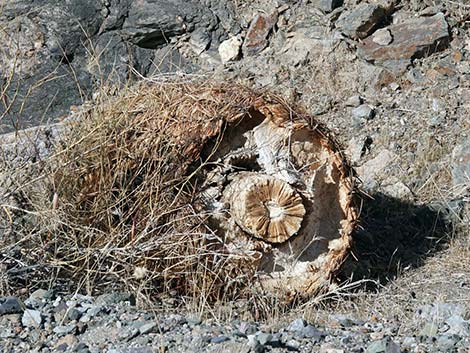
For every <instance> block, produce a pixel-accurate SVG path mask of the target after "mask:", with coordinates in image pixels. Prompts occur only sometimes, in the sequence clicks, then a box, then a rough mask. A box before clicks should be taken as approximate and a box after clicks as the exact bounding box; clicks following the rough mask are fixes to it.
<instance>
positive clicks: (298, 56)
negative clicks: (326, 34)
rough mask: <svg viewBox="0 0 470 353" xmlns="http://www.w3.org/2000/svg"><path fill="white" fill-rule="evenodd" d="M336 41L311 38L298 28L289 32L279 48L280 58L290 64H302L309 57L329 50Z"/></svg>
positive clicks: (313, 57) (312, 57)
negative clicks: (280, 48)
mask: <svg viewBox="0 0 470 353" xmlns="http://www.w3.org/2000/svg"><path fill="white" fill-rule="evenodd" d="M336 42H337V41H336V40H334V39H318V38H312V37H311V36H310V34H308V33H304V32H302V31H300V30H299V31H296V32H291V33H289V37H288V38H287V40H286V42H285V44H284V46H283V48H282V50H281V57H280V59H281V60H282V62H284V63H286V64H288V65H291V66H300V65H304V64H306V63H307V62H308V61H309V60H310V59H315V58H317V57H319V56H321V55H323V54H324V53H325V52H329V51H330V50H331V48H332V47H333V45H334V44H335V43H336Z"/></svg>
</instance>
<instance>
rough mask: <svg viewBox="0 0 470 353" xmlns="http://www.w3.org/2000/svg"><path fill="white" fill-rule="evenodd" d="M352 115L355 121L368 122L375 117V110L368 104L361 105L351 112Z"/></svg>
mask: <svg viewBox="0 0 470 353" xmlns="http://www.w3.org/2000/svg"><path fill="white" fill-rule="evenodd" d="M351 113H352V115H353V117H354V118H356V119H366V120H370V119H372V118H374V116H375V110H374V108H372V107H371V106H370V105H368V104H361V105H360V106H358V107H356V108H354V109H353V110H352V111H351Z"/></svg>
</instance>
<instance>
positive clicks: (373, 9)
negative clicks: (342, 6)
mask: <svg viewBox="0 0 470 353" xmlns="http://www.w3.org/2000/svg"><path fill="white" fill-rule="evenodd" d="M384 17H385V10H384V9H383V8H382V7H381V6H379V5H374V4H365V3H362V4H360V5H358V6H356V7H355V8H354V9H353V10H351V11H346V12H343V13H342V14H341V16H340V17H339V18H338V20H337V21H336V27H337V28H338V29H339V30H341V31H342V32H343V33H344V34H346V35H347V36H348V37H351V38H355V39H362V38H365V37H367V36H368V35H369V34H370V33H372V31H373V30H374V29H375V28H377V26H378V25H379V24H380V22H381V21H382V20H383V19H384Z"/></svg>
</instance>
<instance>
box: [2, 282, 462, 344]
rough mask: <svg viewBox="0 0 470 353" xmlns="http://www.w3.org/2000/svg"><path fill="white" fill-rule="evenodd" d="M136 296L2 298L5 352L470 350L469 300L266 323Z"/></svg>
mask: <svg viewBox="0 0 470 353" xmlns="http://www.w3.org/2000/svg"><path fill="white" fill-rule="evenodd" d="M134 305H135V298H132V297H131V296H129V295H128V294H124V293H108V294H103V295H100V296H98V297H96V298H93V297H90V296H84V295H79V294H76V295H67V296H65V297H63V296H60V295H55V294H54V293H53V292H52V291H46V290H37V291H35V292H34V293H32V294H31V295H30V296H29V298H27V299H26V300H25V301H24V302H21V301H20V300H18V299H17V298H16V297H7V298H3V299H2V304H1V305H0V312H1V313H2V316H1V318H0V322H1V326H2V331H1V333H0V337H1V339H2V341H1V343H0V348H1V349H2V351H3V352H81V353H86V352H110V353H111V352H113V353H117V352H123V353H146V352H246V353H248V352H250V351H251V352H324V353H327V352H329V353H340V352H367V353H379V352H387V353H399V352H403V351H405V352H468V347H469V346H470V321H469V320H465V317H467V318H468V307H467V308H466V307H465V304H464V303H460V304H454V303H444V302H436V303H433V304H431V305H422V306H420V307H419V308H418V309H417V310H416V312H415V313H414V316H413V318H412V320H410V321H400V320H390V321H381V320H379V319H378V318H377V317H375V316H372V317H369V319H368V320H362V319H360V318H358V317H357V316H355V315H352V314H337V313H333V314H330V315H329V316H328V318H327V320H326V321H324V322H322V323H319V322H308V321H306V320H305V319H303V318H296V319H292V320H290V321H285V322H278V323H276V324H261V323H257V322H254V321H251V320H247V319H244V318H242V317H238V315H237V312H233V313H232V316H233V317H232V319H230V320H225V321H224V322H220V321H219V320H217V319H216V318H214V319H206V320H201V319H200V317H198V316H197V315H195V314H187V313H185V314H181V313H170V312H169V311H168V310H167V311H166V312H165V313H162V312H157V311H142V310H138V309H137V308H136V307H135V306H134Z"/></svg>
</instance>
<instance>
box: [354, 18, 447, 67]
mask: <svg viewBox="0 0 470 353" xmlns="http://www.w3.org/2000/svg"><path fill="white" fill-rule="evenodd" d="M386 30H388V31H389V32H390V35H391V37H392V38H393V42H391V43H389V44H388V45H386V46H383V45H381V44H378V43H376V42H375V41H374V36H371V37H369V38H366V39H365V40H364V41H363V42H362V43H361V44H359V46H358V53H359V55H360V56H361V57H362V58H363V59H365V60H367V61H369V62H373V63H376V62H386V61H390V60H394V61H398V60H404V59H406V60H409V59H414V58H421V57H425V56H428V55H431V54H432V53H434V52H436V51H439V50H442V49H444V48H446V47H447V45H448V44H449V38H450V37H449V26H448V24H447V22H446V20H445V17H444V15H443V14H442V13H438V14H436V15H434V16H432V17H422V18H418V19H413V20H409V21H406V22H403V23H400V24H395V25H390V26H388V27H386Z"/></svg>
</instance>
